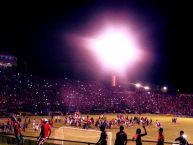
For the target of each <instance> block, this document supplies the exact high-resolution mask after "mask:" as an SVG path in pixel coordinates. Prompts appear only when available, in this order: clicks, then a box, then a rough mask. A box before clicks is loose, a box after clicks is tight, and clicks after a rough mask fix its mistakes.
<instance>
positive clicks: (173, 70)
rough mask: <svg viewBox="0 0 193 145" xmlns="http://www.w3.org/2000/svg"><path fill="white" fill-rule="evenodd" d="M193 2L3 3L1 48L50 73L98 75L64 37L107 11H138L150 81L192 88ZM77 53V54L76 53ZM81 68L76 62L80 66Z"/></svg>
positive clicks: (30, 68)
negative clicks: (148, 51)
mask: <svg viewBox="0 0 193 145" xmlns="http://www.w3.org/2000/svg"><path fill="white" fill-rule="evenodd" d="M189 5H190V4H188V3H185V2H184V3H182V2H180V1H179V2H178V1H177V0H174V1H168V0H166V1H164V0H146V1H145V0H144V1H142V0H133V1H129V0H128V1H126V0H125V1H120V0H119V1H118V0H117V1H114V0H103V1H100V0H98V1H93V0H88V1H86V0H85V1H78V0H77V1H76V0H74V1H65V3H44V4H39V3H33V4H32V3H11V2H10V3H6V4H4V3H1V4H0V52H1V53H8V54H14V55H17V57H18V68H20V69H21V68H22V67H23V64H24V63H27V71H28V72H29V73H34V74H37V75H43V76H51V77H66V76H67V77H70V78H73V79H92V80H93V79H97V73H98V72H97V71H94V70H93V67H91V65H90V64H89V62H87V61H86V59H82V58H81V55H80V58H76V59H74V58H72V57H73V55H75V54H76V48H75V47H70V46H69V45H68V44H67V42H66V40H65V39H64V36H67V34H68V33H69V32H74V33H76V32H77V33H79V32H80V31H81V30H82V29H83V28H84V26H85V25H86V24H87V22H88V20H89V19H92V16H94V15H96V14H97V13H101V12H102V11H106V10H111V11H114V12H116V11H125V12H127V13H133V14H135V16H136V17H137V18H138V19H140V21H141V22H142V24H143V25H144V26H145V27H147V29H148V32H149V34H148V35H149V38H148V39H149V40H151V43H152V46H153V48H154V54H155V60H154V63H153V64H152V65H151V68H150V69H149V73H148V75H146V76H145V77H142V76H139V78H138V77H137V76H135V77H134V79H133V80H132V81H138V80H140V81H146V82H150V83H153V84H159V85H168V86H174V87H175V88H179V89H180V91H186V92H193V75H192V74H193V69H192V58H193V57H192V50H193V49H192V43H191V42H192V41H191V38H192V36H191V32H190V29H191V27H192V26H191V24H190V23H191V22H190V21H191V19H192V14H191V11H190V7H189ZM77 56H78V55H77ZM77 64H78V66H79V67H75V66H77Z"/></svg>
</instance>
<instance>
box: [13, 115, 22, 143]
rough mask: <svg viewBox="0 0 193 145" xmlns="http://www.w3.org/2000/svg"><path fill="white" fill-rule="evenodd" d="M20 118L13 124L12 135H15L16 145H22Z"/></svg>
mask: <svg viewBox="0 0 193 145" xmlns="http://www.w3.org/2000/svg"><path fill="white" fill-rule="evenodd" d="M20 123H21V118H18V119H17V121H16V122H15V123H14V126H13V128H14V134H15V138H16V140H17V145H24V140H23V137H22V134H21V132H22V128H21V125H20Z"/></svg>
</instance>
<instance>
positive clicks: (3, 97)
mask: <svg viewBox="0 0 193 145" xmlns="http://www.w3.org/2000/svg"><path fill="white" fill-rule="evenodd" d="M120 92H121V93H120ZM182 102H183V103H182ZM0 104H1V105H0V109H1V112H2V110H6V111H10V112H11V111H16V110H17V111H26V112H31V113H36V114H38V115H41V114H43V113H46V114H47V113H48V112H50V111H62V112H64V113H66V112H74V111H76V110H79V111H80V112H82V113H109V112H111V113H113V112H124V111H126V112H128V113H139V114H140V113H162V114H174V115H187V116H193V107H192V106H193V99H192V96H189V95H187V96H186V95H170V94H168V93H158V92H154V91H148V92H147V91H133V92H132V93H129V92H127V91H125V92H124V91H123V90H121V88H119V87H117V88H115V87H109V86H107V85H105V84H103V83H101V82H98V81H80V80H71V79H68V78H64V79H60V80H57V79H50V78H41V77H37V76H34V75H27V74H21V73H18V72H16V71H14V70H13V69H11V68H1V69H0Z"/></svg>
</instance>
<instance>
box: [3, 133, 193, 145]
mask: <svg viewBox="0 0 193 145" xmlns="http://www.w3.org/2000/svg"><path fill="white" fill-rule="evenodd" d="M23 137H24V141H25V145H36V144H37V137H34V136H23ZM54 141H57V142H58V143H54ZM59 142H60V143H59ZM131 142H132V144H135V140H131V139H128V144H131ZM142 142H143V144H144V145H150V144H152V145H155V144H156V143H157V141H149V140H143V141H142ZM0 144H1V145H15V144H16V140H15V137H14V135H13V134H4V133H0ZM59 144H61V145H96V143H93V142H81V141H73V140H64V139H63V140H62V139H53V138H49V139H48V140H47V142H46V143H45V145H59ZM164 144H165V145H180V144H179V143H173V142H164ZM189 145H193V144H189Z"/></svg>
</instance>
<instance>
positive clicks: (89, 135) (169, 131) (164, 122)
mask: <svg viewBox="0 0 193 145" xmlns="http://www.w3.org/2000/svg"><path fill="white" fill-rule="evenodd" d="M91 116H92V117H93V118H94V119H96V118H98V115H91ZM105 116H106V117H107V120H110V119H112V118H116V115H113V114H106V115H105ZM129 116H132V117H133V116H134V114H129ZM141 116H143V117H148V118H152V120H153V125H151V126H148V127H146V129H147V133H148V134H147V136H145V137H143V138H142V139H143V140H153V141H156V140H157V136H158V129H157V128H156V127H155V121H156V120H158V121H159V122H160V123H161V126H162V127H163V128H164V136H165V141H166V142H174V140H175V138H176V137H178V136H179V132H180V130H184V132H185V134H186V136H187V140H188V141H189V143H193V136H192V135H193V127H192V125H193V118H181V117H178V119H177V123H176V124H174V123H172V122H171V120H172V116H169V115H152V114H142V115H141ZM30 118H31V122H32V120H33V119H34V118H35V119H36V122H37V121H40V119H41V118H42V117H40V116H31V117H30ZM47 118H49V117H47ZM3 120H5V119H1V122H2V121H3ZM63 120H64V119H63V118H62V122H61V123H54V126H53V128H52V135H51V137H50V138H57V139H65V140H76V141H86V142H97V140H98V139H99V136H100V132H99V129H97V128H95V127H92V128H91V129H89V130H81V129H75V128H72V127H69V126H64V125H63ZM137 128H141V129H142V133H143V132H144V131H143V128H142V126H141V125H134V126H132V127H129V128H127V127H125V132H126V133H127V135H128V139H131V138H132V137H133V136H134V134H135V131H136V129H137ZM93 130H94V131H93ZM95 130H96V131H95ZM118 130H119V127H118V126H113V128H112V129H107V130H106V131H107V132H112V144H114V141H115V136H116V132H117V131H118ZM23 134H24V135H29V136H36V137H37V136H38V135H39V132H37V131H34V130H33V129H32V124H30V125H29V128H28V129H27V130H26V132H25V133H23ZM55 143H57V144H62V143H61V142H55ZM68 144H70V143H65V142H63V145H68ZM128 144H130V145H134V144H135V142H129V143H128ZM143 144H144V145H153V144H154V145H155V144H156V143H143ZM70 145H75V143H71V144H70Z"/></svg>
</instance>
